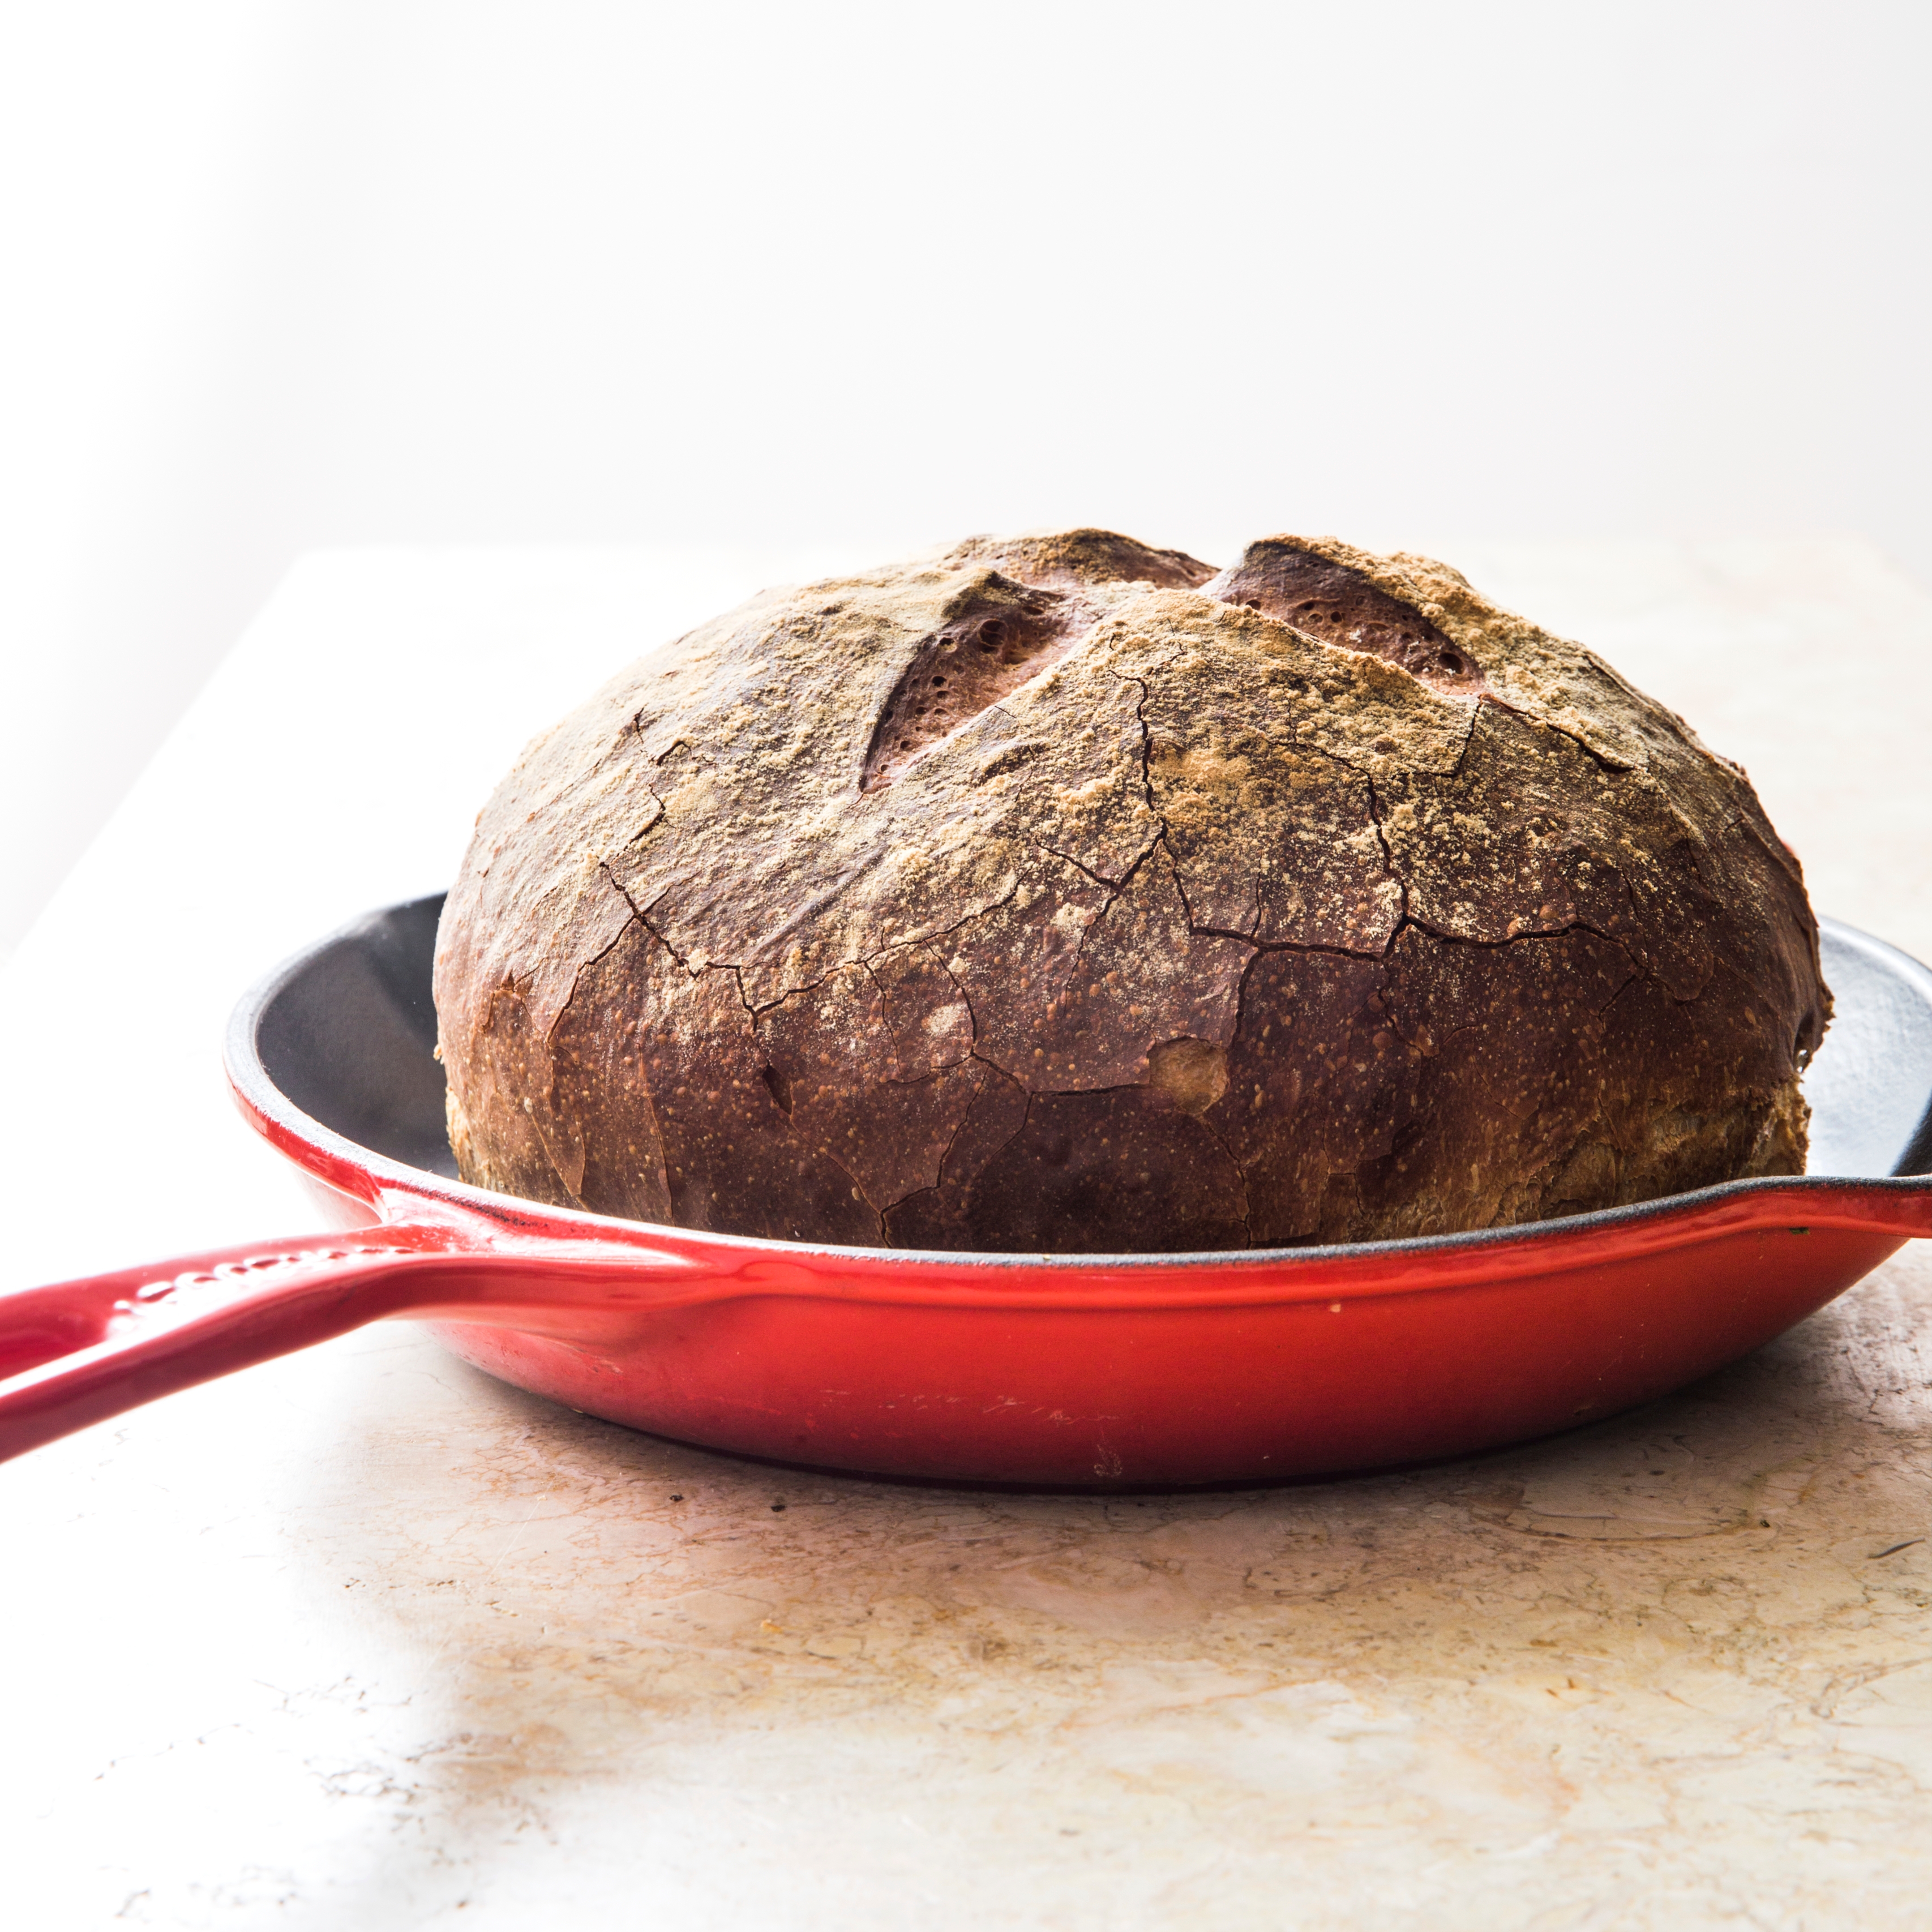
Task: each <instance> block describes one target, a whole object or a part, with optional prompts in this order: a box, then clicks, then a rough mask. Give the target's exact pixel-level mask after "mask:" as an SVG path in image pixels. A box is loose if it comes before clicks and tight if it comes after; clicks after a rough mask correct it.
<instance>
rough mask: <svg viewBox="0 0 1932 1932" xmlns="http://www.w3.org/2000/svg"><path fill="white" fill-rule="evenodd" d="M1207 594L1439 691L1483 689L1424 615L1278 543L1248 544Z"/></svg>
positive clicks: (1462, 693)
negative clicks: (1364, 655) (1393, 667)
mask: <svg viewBox="0 0 1932 1932" xmlns="http://www.w3.org/2000/svg"><path fill="white" fill-rule="evenodd" d="M1201 588H1202V593H1203V594H1204V595H1207V596H1209V597H1218V598H1220V600H1221V601H1222V602H1223V603H1224V604H1242V605H1244V606H1245V607H1247V609H1249V610H1259V611H1260V612H1261V613H1262V615H1263V616H1268V617H1273V618H1274V619H1276V620H1277V622H1280V623H1283V624H1292V625H1294V626H1295V628H1296V629H1297V630H1298V631H1307V633H1308V634H1309V635H1310V637H1319V638H1321V639H1322V640H1323V642H1324V643H1331V644H1340V645H1342V646H1344V647H1345V648H1346V649H1349V650H1352V651H1367V652H1370V653H1371V654H1372V655H1374V656H1376V657H1379V658H1386V659H1387V660H1388V662H1389V663H1391V664H1400V665H1401V667H1403V670H1406V671H1407V672H1409V674H1410V675H1411V676H1414V677H1417V678H1420V679H1421V680H1422V682H1424V684H1427V685H1433V686H1434V688H1436V690H1438V691H1445V692H1448V693H1450V694H1452V695H1454V696H1455V697H1475V695H1476V694H1478V692H1480V691H1481V690H1482V689H1483V688H1484V676H1483V672H1482V667H1481V665H1480V664H1478V663H1477V662H1476V661H1475V659H1474V658H1472V657H1471V656H1470V655H1469V653H1468V652H1466V651H1465V650H1463V649H1462V648H1461V647H1460V646H1458V645H1457V644H1455V643H1452V642H1451V640H1450V639H1448V637H1445V636H1444V635H1443V634H1442V632H1441V631H1439V630H1438V629H1437V628H1436V626H1435V625H1433V624H1432V623H1430V621H1429V620H1428V619H1427V618H1426V617H1425V616H1423V615H1422V613H1421V611H1419V610H1415V609H1412V607H1410V606H1409V605H1408V604H1405V603H1403V601H1402V600H1401V599H1400V598H1399V597H1392V596H1391V595H1389V593H1388V592H1387V591H1386V590H1384V589H1382V587H1381V586H1379V585H1378V584H1375V583H1370V581H1369V580H1368V579H1367V577H1364V575H1363V574H1361V571H1356V570H1350V569H1349V568H1347V567H1346V565H1342V564H1339V563H1331V562H1329V561H1328V559H1327V558H1326V557H1322V556H1316V555H1315V554H1314V553H1313V551H1310V550H1301V549H1298V548H1297V547H1295V545H1294V544H1288V543H1284V542H1282V541H1280V540H1279V539H1278V538H1269V539H1266V540H1265V541H1262V542H1260V543H1256V544H1249V546H1248V547H1247V550H1245V551H1244V552H1243V553H1242V556H1241V561H1240V562H1238V563H1235V564H1231V565H1229V567H1228V568H1226V570H1224V571H1222V573H1221V574H1220V576H1219V577H1212V578H1211V579H1210V580H1208V582H1207V583H1204V584H1203V585H1202V586H1201Z"/></svg>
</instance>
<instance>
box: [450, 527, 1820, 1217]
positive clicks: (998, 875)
mask: <svg viewBox="0 0 1932 1932" xmlns="http://www.w3.org/2000/svg"><path fill="white" fill-rule="evenodd" d="M437 1009H438V1015H439V1024H440V1031H441V1034H442V1043H443V1052H444V1057H445V1062H446V1066H447V1067H448V1069H449V1076H450V1120H451V1133H452V1144H453V1145H454V1146H455V1148H456V1151H457V1154H458V1165H459V1167H460V1170H461V1171H462V1172H463V1173H464V1174H465V1175H466V1176H467V1177H469V1178H472V1179H473V1180H477V1181H481V1183H482V1184H484V1185H486V1186H490V1187H497V1188H500V1189H503V1190H506V1191H509V1192H512V1193H524V1194H527V1195H531V1196H535V1197H536V1198H539V1199H548V1200H556V1201H559V1202H568V1203H570V1204H571V1205H583V1206H587V1207H590V1208H595V1209H597V1210H599V1211H604V1212H609V1213H616V1214H630V1215H633V1216H636V1217H640V1218H643V1219H647V1220H670V1221H674V1222H676V1223H680V1224H682V1225H685V1226H697V1227H709V1228H718V1229H729V1230H732V1231H734V1232H745V1233H751V1234H758V1235H773V1236H777V1237H780V1238H814V1239H819V1240H832V1241H850V1242H854V1243H859V1244H879V1243H883V1244H887V1245H900V1246H904V1245H917V1246H922V1247H954V1248H983V1249H1001V1248H1005V1249H1022V1250H1024V1249H1034V1248H1037V1249H1043V1250H1063V1251H1070V1250H1109V1249H1127V1250H1131V1249H1135V1248H1141V1249H1186V1248H1214V1247H1244V1246H1250V1245H1256V1244H1265V1245H1275V1244H1292V1243H1295V1242H1298V1241H1317V1240H1320V1241H1332V1240H1351V1239H1363V1238H1372V1237H1375V1236H1378V1235H1390V1234H1401V1233H1426V1232H1444V1231H1446V1230H1448V1229H1454V1228H1460V1227H1469V1226H1496V1225H1505V1224H1507V1223H1511V1222H1514V1221H1518V1220H1528V1219H1534V1218H1537V1217H1541V1216H1544V1215H1548V1214H1563V1213H1570V1212H1574V1211H1578V1210H1579V1209H1580V1208H1588V1207H1597V1206H1604V1205H1612V1204H1613V1202H1619V1201H1624V1200H1632V1199H1648V1198H1650V1196H1652V1194H1655V1193H1662V1192H1666V1191H1669V1190H1672V1189H1674V1188H1677V1187H1689V1186H1694V1185H1700V1184H1703V1183H1705V1182H1706V1181H1712V1180H1715V1179H1720V1178H1727V1177H1728V1176H1729V1175H1733V1174H1736V1173H1750V1172H1790V1171H1793V1169H1796V1168H1802V1162H1803V1153H1804V1120H1805V1114H1804V1106H1803V1102H1802V1099H1800V1098H1799V1093H1798V1086H1797V1082H1798V1076H1799V1073H1800V1071H1801V1070H1802V1067H1803V1065H1804V1064H1805V1061H1807V1060H1808V1058H1809V1057H1810V1055H1811V1053H1812V1052H1814V1050H1815V1049H1816V1046H1817V1042H1818V1040H1819V1038H1820V1036H1821V1035H1822V1033H1823V1028H1824V1025H1825V1024H1826V1019H1827V1017H1828V1016H1829V995H1828V993H1827V992H1826V990H1825V989H1824V988H1823V985H1822V983H1821V982H1820V979H1819V977H1818V969H1817V936H1816V927H1815V923H1814V921H1813V920H1812V919H1811V911H1810V908H1809V906H1808V904H1807V903H1806V901H1805V895H1804V889H1803V885H1802V876H1801V874H1799V871H1798V869H1797V865H1796V860H1795V859H1793V858H1792V856H1791V855H1790V852H1789V851H1788V850H1787V848H1786V847H1784V844H1783V842H1782V841H1781V840H1780V839H1778V836H1777V835H1776V833H1775V832H1774V831H1773V830H1772V828H1771V826H1770V825H1769V823H1768V822H1767V821H1766V819H1765V817H1764V814H1763V811H1762V808H1760V806H1759V805H1758V802H1757V799H1756V797H1755V796H1754V794H1753V793H1751V789H1750V787H1749V784H1748V781H1746V779H1745V776H1744V775H1743V773H1742V771H1740V770H1739V769H1737V768H1736V766H1733V765H1731V764H1730V763H1728V762H1727V761H1726V760H1722V759H1721V758H1719V757H1715V755H1713V754H1711V753H1710V752H1709V751H1706V749H1705V748H1704V747H1703V745H1701V744H1700V743H1699V742H1697V739H1696V738H1695V737H1694V736H1693V735H1692V734H1691V732H1690V731H1689V730H1688V727H1685V725H1683V724H1682V721H1681V720H1679V719H1676V718H1675V717H1674V716H1673V715H1672V714H1670V712H1667V711H1665V710H1664V709H1663V708H1662V707H1661V706H1657V705H1655V704H1653V703H1651V702H1650V701H1649V700H1647V699H1646V698H1644V697H1642V696H1641V694H1638V693H1637V692H1634V691H1632V690H1631V688H1630V687H1629V686H1628V685H1626V684H1625V682H1623V681H1622V679H1619V678H1618V677H1617V676H1616V674H1615V673H1613V672H1612V671H1610V670H1609V668H1608V667H1607V666H1604V665H1603V664H1601V663H1600V662H1599V661H1598V660H1597V659H1596V658H1594V657H1592V655H1590V653H1589V652H1587V651H1585V650H1583V649H1581V648H1580V647H1579V646H1574V645H1571V644H1568V643H1564V642H1563V641H1562V640H1560V639H1557V638H1554V637H1550V636H1549V635H1548V634H1546V633H1544V632H1542V631H1538V630H1537V629H1536V628H1535V627H1534V626H1532V625H1528V624H1526V623H1525V622H1523V621H1522V620H1521V619H1517V618H1514V617H1512V616H1510V615H1509V614H1508V613H1505V612H1502V611H1500V610H1496V608H1495V607H1493V606H1492V605H1490V604H1487V602H1486V601H1484V600H1483V599H1482V598H1481V597H1480V596H1479V595H1478V594H1477V593H1476V592H1475V591H1473V590H1472V589H1471V588H1470V587H1469V585H1468V584H1467V583H1466V582H1465V581H1464V580H1463V579H1462V578H1460V577H1458V576H1457V574H1455V573H1454V571H1450V570H1449V569H1448V568H1447V567H1446V566H1444V565H1439V564H1436V563H1434V562H1431V561H1430V559H1426V558H1421V557H1415V556H1394V557H1376V556H1370V555H1369V554H1368V553H1364V552H1361V551H1357V550H1352V549H1351V548H1350V547H1349V546H1347V545H1346V544H1340V543H1339V542H1337V541H1335V540H1334V539H1332V538H1268V539H1265V540H1264V541H1262V542H1261V543H1259V544H1254V545H1251V546H1250V547H1249V549H1248V550H1247V552H1245V553H1244V555H1243V556H1242V557H1241V559H1238V561H1237V562H1235V564H1233V565H1230V566H1229V568H1227V569H1226V570H1224V571H1221V572H1220V573H1219V574H1216V573H1215V572H1214V571H1213V570H1212V568H1211V566H1209V565H1205V564H1202V563H1200V562H1198V561H1197V560H1196V559H1192V558H1189V557H1186V556H1184V555H1182V554H1181V553H1179V552H1175V551H1163V550H1154V549H1152V548H1150V547H1148V546H1145V545H1142V544H1136V543H1135V542H1134V541H1133V540H1131V539H1130V538H1124V537H1121V536H1118V535H1113V534H1112V533H1109V532H1100V531H1092V530H1082V531H1072V532H1064V533H1061V534H1059V535H1049V536H1045V537H1037V538H1017V539H1011V540H1006V541H996V540H994V539H991V538H975V539H973V540H971V541H969V542H968V543H967V544H962V545H960V546H959V547H958V548H957V549H956V550H953V551H952V552H950V553H947V554H945V555H944V556H937V557H934V558H931V559H922V560H919V561H916V562H913V563H912V564H910V565H904V566H901V567H899V568H893V569H886V570H880V571H872V572H869V573H865V574H862V575H861V576H859V577H853V578H849V579H845V580H840V581H838V582H835V583H821V584H817V585H811V586H805V588H803V589H800V590H797V591H781V592H768V593H766V594H765V595H763V596H761V597H760V598H756V599H754V601H752V603H751V604H749V605H748V606H746V607H745V608H744V609H743V610H740V611H738V612H734V613H730V614H728V615H727V616H724V617H723V618H721V619H718V620H716V621H715V622H713V623H712V624H709V625H704V626H701V627H700V628H699V629H698V630H697V631H694V632H691V634H688V636H687V637H684V638H682V639H680V640H678V641H677V643H676V644H675V645H674V646H671V647H669V648H668V649H667V650H665V651H664V652H660V653H658V655H655V656H654V657H652V658H646V659H644V660H643V661H641V662H640V664H637V665H636V666H634V667H632V669H631V670H630V671H628V672H627V673H624V674H623V675H622V676H620V677H619V678H618V679H615V680H613V682H612V684H611V685H609V686H607V687H606V688H605V690H604V691H603V692H601V693H600V694H598V697H595V698H593V699H592V700H591V701H590V702H589V703H588V704H586V706H584V707H583V709H581V710H580V711H579V712H577V713H575V714H574V715H573V716H572V717H571V718H568V719H566V720H565V721H564V722H563V723H562V724H560V725H559V726H557V727H553V729H552V730H550V731H549V732H547V733H544V735H543V736H541V737H540V738H539V739H538V740H536V741H535V743H534V744H533V745H532V746H531V747H530V748H529V751H527V752H526V754H524V757H523V760H521V761H520V763H519V764H518V766H517V768H516V769H514V771H513V772H511V775H509V777H508V778H506V779H505V781H504V784H502V787H499V790H498V792H497V793H496V796H495V797H494V798H493V799H492V800H491V801H490V804H489V805H488V806H487V807H486V808H485V810H484V812H483V814H481V816H480V817H479V819H478V827H477V832H476V836H475V840H474V841H473V842H472V847H471V850H470V852H469V855H468V856H467V857H466V861H465V864H464V868H463V874H462V875H461V877H460V878H459V880H458V883H457V885H456V886H455V889H454V890H453V891H452V895H451V898H450V901H449V910H447V911H446V914H445V921H444V927H443V933H442V935H440V943H439V950H438V961H437Z"/></svg>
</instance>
